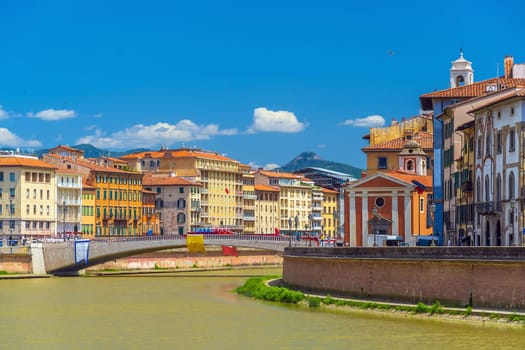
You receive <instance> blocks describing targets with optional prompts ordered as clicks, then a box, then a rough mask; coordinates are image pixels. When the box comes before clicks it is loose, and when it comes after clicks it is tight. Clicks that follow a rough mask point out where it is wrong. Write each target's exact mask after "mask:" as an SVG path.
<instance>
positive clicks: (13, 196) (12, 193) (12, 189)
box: [9, 188, 15, 198]
mask: <svg viewBox="0 0 525 350" xmlns="http://www.w3.org/2000/svg"><path fill="white" fill-rule="evenodd" d="M9 197H11V198H15V189H14V188H10V189H9Z"/></svg>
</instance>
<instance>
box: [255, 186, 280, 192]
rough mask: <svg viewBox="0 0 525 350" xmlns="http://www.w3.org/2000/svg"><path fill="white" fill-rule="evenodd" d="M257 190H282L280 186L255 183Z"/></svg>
mask: <svg viewBox="0 0 525 350" xmlns="http://www.w3.org/2000/svg"><path fill="white" fill-rule="evenodd" d="M255 190H256V191H266V192H280V189H279V187H275V186H270V185H255Z"/></svg>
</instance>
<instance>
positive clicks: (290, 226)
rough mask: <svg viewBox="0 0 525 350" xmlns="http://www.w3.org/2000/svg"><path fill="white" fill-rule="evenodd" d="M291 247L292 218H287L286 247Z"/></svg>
mask: <svg viewBox="0 0 525 350" xmlns="http://www.w3.org/2000/svg"><path fill="white" fill-rule="evenodd" d="M291 246H292V217H289V218H288V247H291Z"/></svg>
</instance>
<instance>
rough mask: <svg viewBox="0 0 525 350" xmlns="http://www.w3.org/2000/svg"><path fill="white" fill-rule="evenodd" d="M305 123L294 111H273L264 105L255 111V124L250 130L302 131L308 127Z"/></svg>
mask: <svg viewBox="0 0 525 350" xmlns="http://www.w3.org/2000/svg"><path fill="white" fill-rule="evenodd" d="M306 126H307V125H306V124H305V123H301V122H300V121H298V120H297V117H296V116H295V114H293V113H292V112H288V111H272V110H269V109H266V108H264V107H259V108H255V110H254V111H253V125H252V126H251V128H250V129H249V132H258V131H261V132H287V133H293V132H300V131H303V130H304V129H305V128H306Z"/></svg>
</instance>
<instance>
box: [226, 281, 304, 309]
mask: <svg viewBox="0 0 525 350" xmlns="http://www.w3.org/2000/svg"><path fill="white" fill-rule="evenodd" d="M271 278H274V276H268V277H252V278H249V279H248V280H247V281H246V283H244V285H243V286H241V287H239V288H237V289H236V292H237V293H239V294H242V295H245V296H248V297H251V298H256V299H262V300H268V301H278V302H283V303H293V304H296V303H298V302H300V301H302V300H304V298H305V297H304V294H303V293H302V292H299V291H295V290H291V289H287V288H283V287H272V286H267V285H266V284H265V283H264V282H265V281H266V280H268V279H271Z"/></svg>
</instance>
